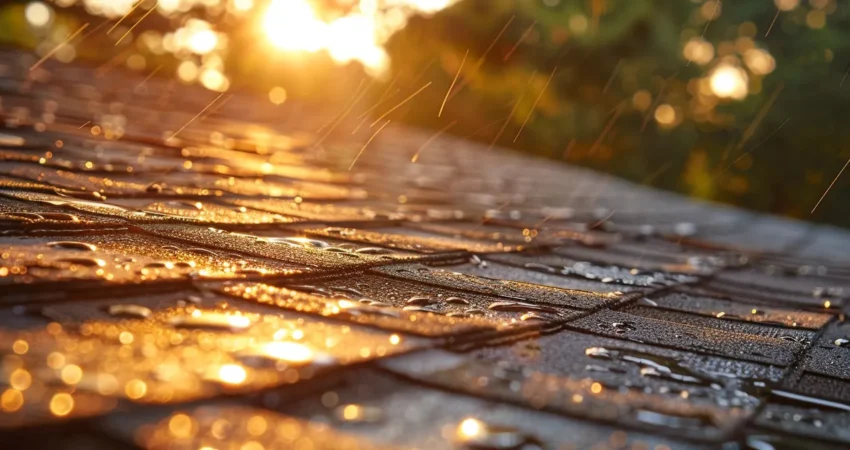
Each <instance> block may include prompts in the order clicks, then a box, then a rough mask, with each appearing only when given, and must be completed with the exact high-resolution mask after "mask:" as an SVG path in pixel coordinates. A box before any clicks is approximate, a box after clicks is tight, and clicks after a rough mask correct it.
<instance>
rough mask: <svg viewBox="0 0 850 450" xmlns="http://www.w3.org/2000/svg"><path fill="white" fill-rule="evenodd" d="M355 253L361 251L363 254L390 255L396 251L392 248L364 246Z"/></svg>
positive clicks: (355, 251)
mask: <svg viewBox="0 0 850 450" xmlns="http://www.w3.org/2000/svg"><path fill="white" fill-rule="evenodd" d="M354 253H360V254H363V255H390V254H393V253H395V252H393V251H392V250H390V249H388V248H381V247H364V248H359V249H357V250H354Z"/></svg>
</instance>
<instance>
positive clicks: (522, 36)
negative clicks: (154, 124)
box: [0, 0, 850, 227]
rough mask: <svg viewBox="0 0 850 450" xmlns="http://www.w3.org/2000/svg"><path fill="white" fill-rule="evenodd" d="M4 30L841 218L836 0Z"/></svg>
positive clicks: (358, 4) (101, 3)
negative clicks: (386, 114)
mask: <svg viewBox="0 0 850 450" xmlns="http://www.w3.org/2000/svg"><path fill="white" fill-rule="evenodd" d="M63 42H67V44H66V45H63ZM0 44H2V45H5V46H17V47H26V48H30V49H32V51H33V52H34V53H35V54H36V55H37V56H45V55H48V54H50V57H52V58H55V59H58V60H60V61H63V62H71V61H75V60H77V61H80V60H83V61H88V62H89V63H91V64H95V65H97V66H98V71H101V72H102V71H111V70H115V69H117V68H119V67H121V68H126V69H127V70H133V71H138V72H140V73H144V74H146V75H147V76H151V77H154V76H155V77H166V78H171V79H173V80H175V82H176V83H182V84H186V85H190V84H199V85H201V86H203V87H205V88H206V89H209V90H211V91H217V92H224V91H231V92H244V91H250V92H253V93H254V94H256V95H260V96H263V97H267V98H268V101H270V102H272V103H274V104H278V105H283V104H285V103H287V102H293V101H299V102H305V103H316V104H340V105H345V104H349V105H352V106H353V105H354V104H356V105H358V107H357V111H362V113H361V114H360V115H359V116H362V118H360V117H359V116H358V120H359V122H360V123H361V124H362V123H364V122H366V121H367V120H369V119H374V118H375V117H379V116H381V115H382V114H383V113H385V112H387V111H390V110H391V109H392V108H394V107H395V106H396V105H399V104H400V103H402V102H403V101H404V100H406V99H408V98H409V101H407V102H404V103H403V104H402V105H401V106H400V107H399V108H397V109H394V110H393V111H392V113H391V115H388V116H387V117H388V118H392V119H393V120H394V121H401V122H404V123H407V124H410V125H412V126H416V127H420V128H425V129H431V130H432V132H433V133H436V132H444V133H448V134H452V135H455V136H458V137H462V138H467V139H473V140H477V141H481V142H484V143H486V144H487V145H498V146H506V147H512V148H515V149H517V150H519V151H522V152H526V153H531V154H535V155H538V156H542V157H546V158H551V159H552V160H555V161H566V162H569V163H571V164H577V165H581V166H586V167H591V168H594V169H597V170H600V171H605V172H609V173H612V174H614V175H617V176H620V177H623V178H626V179H629V180H632V181H635V182H637V183H643V184H646V185H652V186H655V187H659V188H662V189H668V190H672V191H677V192H681V193H683V194H686V195H690V196H694V197H699V198H704V199H711V200H716V201H721V202H726V203H731V204H735V205H739V206H742V207H745V208H749V209H753V210H758V211H766V212H772V213H776V214H781V215H786V216H791V217H798V218H802V219H804V220H812V221H818V222H828V223H832V224H836V225H840V226H845V227H847V226H850V214H848V211H850V208H848V207H847V206H846V205H847V199H848V198H850V174H845V176H846V177H847V178H841V177H838V175H839V174H840V172H841V171H842V168H843V167H845V163H847V162H848V158H850V145H848V142H849V141H848V137H850V126H848V124H850V121H849V120H848V118H850V115H848V114H846V113H845V108H847V107H850V103H848V100H850V80H847V79H846V78H847V75H848V70H850V65H848V63H850V49H848V47H850V2H846V1H842V2H839V1H837V0H735V1H731V0H728V1H726V2H721V1H719V0H158V1H157V0H142V1H138V0H55V1H8V0H7V1H4V2H2V3H0ZM368 123H371V120H369V122H368ZM368 123H367V127H368ZM356 130H357V127H355V129H354V130H351V131H352V132H354V131H356ZM347 132H348V131H346V133H347ZM553 164H557V162H553ZM836 178H837V181H836ZM833 181H835V183H834V185H833V186H832V187H831V189H830V190H829V193H828V195H827V196H826V197H825V198H824V199H823V201H822V202H821V203H818V202H819V199H821V197H822V196H823V194H824V193H825V192H826V191H827V190H828V188H830V185H831V184H832V183H833ZM566 194H567V193H565V195H566ZM816 205H817V208H816V209H815V210H814V212H812V210H813V208H815V206H816Z"/></svg>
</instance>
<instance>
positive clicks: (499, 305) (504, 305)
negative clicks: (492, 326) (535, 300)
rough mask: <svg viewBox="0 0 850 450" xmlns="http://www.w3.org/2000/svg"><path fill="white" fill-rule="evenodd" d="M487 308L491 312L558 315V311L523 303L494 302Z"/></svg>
mask: <svg viewBox="0 0 850 450" xmlns="http://www.w3.org/2000/svg"><path fill="white" fill-rule="evenodd" d="M487 308H488V309H490V310H492V311H504V312H547V313H552V314H557V313H558V310H557V309H555V308H550V307H548V306H541V305H534V304H531V303H523V302H495V303H491V304H490V305H489V306H488V307H487Z"/></svg>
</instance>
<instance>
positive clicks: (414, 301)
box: [405, 295, 435, 306]
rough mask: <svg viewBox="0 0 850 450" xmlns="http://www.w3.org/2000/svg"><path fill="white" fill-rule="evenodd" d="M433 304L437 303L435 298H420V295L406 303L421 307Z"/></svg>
mask: <svg viewBox="0 0 850 450" xmlns="http://www.w3.org/2000/svg"><path fill="white" fill-rule="evenodd" d="M432 303H435V300H434V299H433V298H431V297H425V296H420V295H417V296H414V297H410V298H409V299H407V301H405V304H408V305H420V306H424V305H430V304H432Z"/></svg>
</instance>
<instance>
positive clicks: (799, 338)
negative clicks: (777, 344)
mask: <svg viewBox="0 0 850 450" xmlns="http://www.w3.org/2000/svg"><path fill="white" fill-rule="evenodd" d="M779 339H782V340H783V341H788V342H793V343H795V344H800V345H809V344H811V341H809V340H808V339H806V338H805V337H803V336H790V335H783V336H779Z"/></svg>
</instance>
